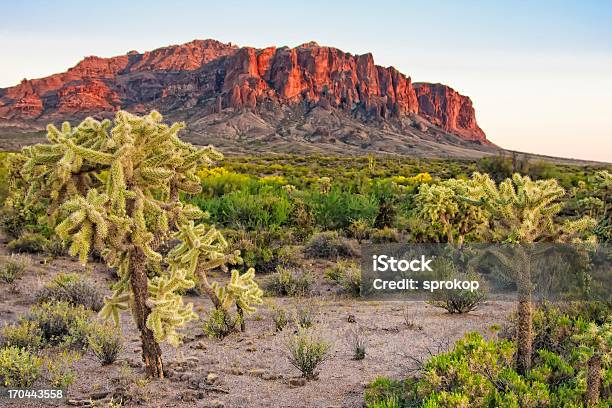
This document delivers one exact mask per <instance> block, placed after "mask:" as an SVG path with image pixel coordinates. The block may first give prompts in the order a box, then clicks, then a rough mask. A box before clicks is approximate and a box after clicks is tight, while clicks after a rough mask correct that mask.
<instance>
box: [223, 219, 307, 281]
mask: <svg viewBox="0 0 612 408" xmlns="http://www.w3.org/2000/svg"><path fill="white" fill-rule="evenodd" d="M226 236H227V239H228V241H229V242H230V245H231V249H232V250H239V251H240V255H241V257H242V259H243V260H244V264H245V265H246V266H247V267H249V268H255V269H256V270H257V271H258V272H260V273H267V272H273V271H275V270H276V268H277V267H278V266H286V267H291V266H297V265H300V263H301V259H300V257H301V255H300V253H299V252H298V250H297V249H296V247H295V246H292V245H291V243H292V242H293V237H292V235H291V233H290V232H288V231H285V230H283V229H281V230H277V231H257V232H255V231H235V230H228V231H226Z"/></svg>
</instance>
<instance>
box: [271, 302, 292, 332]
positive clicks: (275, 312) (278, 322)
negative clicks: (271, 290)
mask: <svg viewBox="0 0 612 408" xmlns="http://www.w3.org/2000/svg"><path fill="white" fill-rule="evenodd" d="M272 320H273V321H274V326H275V328H276V331H277V332H279V331H283V329H284V328H285V326H287V324H288V323H289V320H288V319H287V311H286V310H285V309H283V308H282V307H274V308H273V309H272Z"/></svg>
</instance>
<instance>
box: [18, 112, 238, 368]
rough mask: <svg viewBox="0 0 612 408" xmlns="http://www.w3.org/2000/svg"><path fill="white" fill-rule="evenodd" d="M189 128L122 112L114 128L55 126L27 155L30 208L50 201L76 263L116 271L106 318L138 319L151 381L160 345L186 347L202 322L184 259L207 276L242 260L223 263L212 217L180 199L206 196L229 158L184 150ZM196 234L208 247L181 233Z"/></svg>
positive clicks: (90, 121)
mask: <svg viewBox="0 0 612 408" xmlns="http://www.w3.org/2000/svg"><path fill="white" fill-rule="evenodd" d="M183 127H184V125H183V124H182V123H174V124H172V125H170V126H169V125H166V124H164V123H162V116H161V115H160V114H159V113H157V112H155V111H154V112H151V114H149V115H146V116H142V117H140V116H136V115H132V114H130V113H127V112H122V111H120V112H118V113H117V114H116V116H115V118H114V121H113V122H111V121H110V120H103V121H101V122H100V121H97V120H94V119H91V118H88V119H85V120H84V121H83V122H82V123H81V124H80V125H78V126H77V127H72V126H70V124H69V123H64V124H63V125H62V126H61V128H60V129H58V128H56V127H55V126H53V125H49V126H48V128H47V129H48V140H49V144H45V145H35V146H31V147H27V148H25V149H23V152H22V154H23V156H24V157H25V162H24V165H23V170H22V172H21V173H22V177H23V179H24V181H25V183H26V185H28V186H29V188H28V192H27V200H29V201H30V202H36V201H37V200H38V199H39V198H43V197H44V198H48V199H49V200H50V207H49V216H50V218H51V221H52V223H53V224H54V225H55V224H57V225H56V227H55V230H56V232H57V234H58V236H60V237H61V238H62V239H63V240H65V241H68V242H69V243H70V253H71V254H72V255H78V256H79V258H80V259H81V261H82V262H83V263H85V262H86V261H87V257H88V254H89V252H90V251H91V250H92V249H95V250H97V251H98V252H99V253H100V254H101V255H102V256H103V258H104V259H105V261H106V262H107V264H108V265H109V266H110V267H113V268H116V270H117V274H118V276H119V281H118V282H116V283H115V284H114V285H113V288H112V289H113V295H112V296H111V297H109V298H107V299H106V301H105V306H104V307H103V309H102V310H101V312H100V314H101V315H102V316H103V317H112V318H114V319H115V320H118V319H119V314H120V312H121V311H122V310H126V309H128V308H130V309H131V310H132V314H133V316H134V318H135V320H136V324H137V326H138V328H139V329H140V331H141V339H142V342H143V347H142V350H143V360H144V361H145V365H146V367H147V372H148V374H149V375H151V376H156V377H162V376H163V367H162V361H161V350H160V348H159V344H158V343H159V342H161V341H168V342H170V343H173V344H177V343H178V341H179V339H180V337H179V335H178V333H177V331H176V329H177V328H179V327H181V326H182V325H184V324H185V323H187V322H188V321H189V320H191V319H192V318H193V317H194V313H193V311H192V305H191V304H183V300H182V296H181V295H180V294H181V293H182V292H183V291H184V290H185V289H188V288H191V287H193V285H194V280H193V277H194V274H193V272H194V270H193V265H194V264H193V259H192V258H190V256H192V255H193V254H194V252H193V251H192V252H191V253H186V252H185V253H183V249H184V248H189V249H193V248H197V251H198V253H197V258H198V260H205V262H202V263H201V264H202V265H206V266H207V267H218V266H222V265H223V264H224V263H225V261H226V260H228V259H235V258H237V256H236V255H235V254H232V255H231V256H229V257H228V256H226V255H224V254H223V253H222V251H224V250H226V249H227V244H225V240H223V237H222V236H221V235H220V234H219V233H218V232H217V231H216V230H214V228H212V229H211V228H210V227H207V226H205V225H203V224H201V225H198V226H196V225H195V223H194V220H198V219H201V218H202V217H203V216H204V213H203V212H202V211H200V210H199V209H197V208H196V207H193V206H190V205H185V204H183V203H181V201H180V200H179V194H180V193H187V194H195V193H198V192H199V191H200V189H201V187H200V180H199V178H198V176H197V171H198V170H199V169H201V168H202V166H206V165H209V164H211V163H212V162H213V161H214V160H218V159H220V158H221V157H222V156H221V154H220V153H218V152H217V151H216V150H214V149H213V148H212V147H208V148H196V147H195V146H192V145H190V144H188V143H184V142H182V141H181V140H180V139H179V138H178V132H179V130H181V129H182V128H183ZM192 230H193V231H196V233H198V234H200V235H198V239H201V241H200V243H198V242H194V241H190V239H191V238H192V235H189V234H185V233H181V231H186V232H189V231H192ZM175 231H179V233H178V234H177V238H179V239H182V240H183V242H182V243H181V244H179V245H178V247H177V248H175V249H174V250H173V251H171V253H170V255H169V256H168V259H164V257H163V256H162V254H161V253H160V252H159V247H160V245H161V244H162V243H163V242H165V241H166V240H167V239H168V238H169V237H170V236H171V235H172V233H173V232H175ZM207 234H208V235H207ZM215 242H218V243H221V244H222V245H217V246H215ZM179 253H180V254H181V257H180V262H179V259H178V258H177V254H179ZM190 262H191V263H190ZM167 265H169V267H166V266H167Z"/></svg>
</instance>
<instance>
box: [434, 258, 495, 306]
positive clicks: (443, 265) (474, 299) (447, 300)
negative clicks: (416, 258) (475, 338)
mask: <svg viewBox="0 0 612 408" xmlns="http://www.w3.org/2000/svg"><path fill="white" fill-rule="evenodd" d="M434 264H435V265H436V266H435V267H434V269H435V271H436V273H437V277H436V279H440V280H448V281H452V280H453V279H457V280H459V281H481V279H480V277H479V276H478V275H477V274H475V273H472V272H468V273H464V272H458V271H457V267H456V266H455V265H454V264H453V263H452V262H450V261H449V260H447V259H444V258H438V259H436V260H435V261H434ZM486 293H487V288H486V286H485V284H484V282H480V287H479V288H478V290H476V291H470V290H455V289H439V290H435V291H433V292H431V293H430V294H429V296H430V299H429V301H428V303H429V304H431V305H433V306H436V307H441V308H443V309H446V311H447V312H449V313H451V314H455V313H458V314H461V313H468V312H471V311H472V310H474V309H476V308H477V307H478V306H479V305H480V304H481V303H482V302H483V301H484V300H485V299H486Z"/></svg>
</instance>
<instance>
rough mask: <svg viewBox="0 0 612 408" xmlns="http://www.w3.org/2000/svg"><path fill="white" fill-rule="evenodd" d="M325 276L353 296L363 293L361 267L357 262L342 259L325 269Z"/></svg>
mask: <svg viewBox="0 0 612 408" xmlns="http://www.w3.org/2000/svg"><path fill="white" fill-rule="evenodd" d="M325 277H326V278H327V279H328V280H330V281H332V282H334V283H336V284H337V285H340V286H342V288H343V289H344V290H345V291H346V292H347V293H349V294H351V295H353V296H359V294H360V293H361V268H359V266H358V265H357V264H356V263H355V262H350V261H345V260H340V261H338V262H337V263H336V265H335V266H333V267H332V268H328V269H326V270H325Z"/></svg>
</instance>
